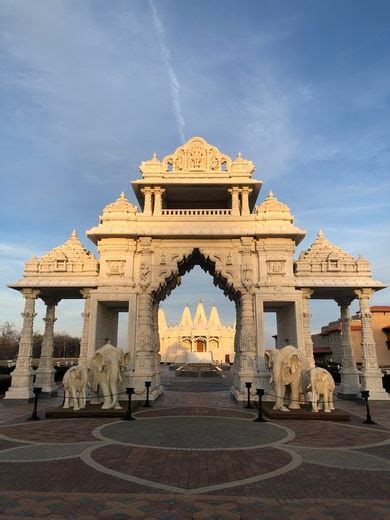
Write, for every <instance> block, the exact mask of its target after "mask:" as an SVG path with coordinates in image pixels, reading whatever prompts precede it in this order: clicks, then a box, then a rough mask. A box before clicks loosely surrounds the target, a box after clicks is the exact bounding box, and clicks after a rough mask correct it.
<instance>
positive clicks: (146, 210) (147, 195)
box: [141, 188, 152, 217]
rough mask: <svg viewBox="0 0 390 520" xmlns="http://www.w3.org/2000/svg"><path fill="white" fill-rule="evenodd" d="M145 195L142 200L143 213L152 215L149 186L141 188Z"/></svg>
mask: <svg viewBox="0 0 390 520" xmlns="http://www.w3.org/2000/svg"><path fill="white" fill-rule="evenodd" d="M141 193H143V195H144V197H145V202H144V215H146V216H149V217H150V216H151V215H152V189H151V188H143V189H142V190H141Z"/></svg>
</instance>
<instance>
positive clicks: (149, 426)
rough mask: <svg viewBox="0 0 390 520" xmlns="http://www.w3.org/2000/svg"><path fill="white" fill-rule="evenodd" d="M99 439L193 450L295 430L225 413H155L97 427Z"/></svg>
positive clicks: (255, 441)
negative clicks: (167, 415)
mask: <svg viewBox="0 0 390 520" xmlns="http://www.w3.org/2000/svg"><path fill="white" fill-rule="evenodd" d="M94 434H95V436H96V437H97V438H99V439H102V440H106V441H111V442H112V441H114V442H119V443H123V444H129V445H132V446H138V447H154V448H176V449H191V450H210V449H211V450H220V449H243V448H254V447H264V446H269V445H272V444H274V443H280V442H282V441H284V442H286V441H288V440H291V439H293V437H294V433H293V432H292V430H290V429H288V428H286V427H284V426H280V425H276V424H271V423H263V424H261V425H259V423H256V422H253V421H250V420H239V419H228V418H223V417H155V418H150V419H140V420H138V421H118V422H115V423H112V424H109V425H104V426H102V427H100V428H97V429H96V430H95V432H94Z"/></svg>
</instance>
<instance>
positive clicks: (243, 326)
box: [234, 291, 257, 400]
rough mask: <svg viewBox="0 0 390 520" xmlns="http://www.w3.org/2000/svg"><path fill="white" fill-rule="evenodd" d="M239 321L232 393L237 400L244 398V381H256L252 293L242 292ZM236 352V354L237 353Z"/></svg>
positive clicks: (254, 382)
mask: <svg viewBox="0 0 390 520" xmlns="http://www.w3.org/2000/svg"><path fill="white" fill-rule="evenodd" d="M239 310H240V320H239V321H240V323H239V329H240V333H239V337H238V338H237V340H238V341H237V345H236V348H238V352H237V353H236V357H237V358H238V359H237V360H236V357H235V358H234V365H235V381H234V386H235V388H234V395H235V397H236V398H237V399H239V400H244V399H245V396H246V388H245V383H246V382H247V381H251V382H252V383H253V384H254V385H255V384H256V383H257V380H256V379H257V365H256V335H255V316H254V304H253V294H251V293H250V292H247V291H245V292H243V293H242V294H241V297H240V305H239ZM237 354H238V355H237Z"/></svg>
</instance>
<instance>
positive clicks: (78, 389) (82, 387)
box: [62, 365, 88, 410]
mask: <svg viewBox="0 0 390 520" xmlns="http://www.w3.org/2000/svg"><path fill="white" fill-rule="evenodd" d="M87 380H88V370H87V367H86V366H84V365H76V366H74V367H70V368H69V370H67V371H66V372H65V374H64V377H63V379H62V384H63V385H64V393H65V400H64V408H71V407H73V410H79V409H80V408H85V405H86V398H87Z"/></svg>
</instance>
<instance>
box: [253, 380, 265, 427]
mask: <svg viewBox="0 0 390 520" xmlns="http://www.w3.org/2000/svg"><path fill="white" fill-rule="evenodd" d="M256 394H257V395H258V397H259V403H258V406H259V409H258V413H257V418H256V419H254V422H267V420H266V419H264V417H263V401H262V399H263V395H264V389H263V388H256Z"/></svg>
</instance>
